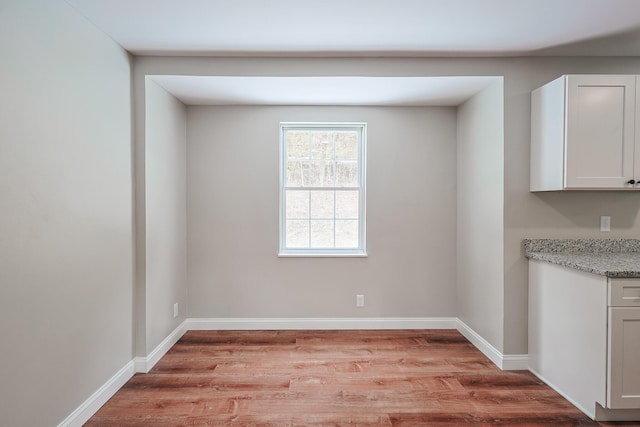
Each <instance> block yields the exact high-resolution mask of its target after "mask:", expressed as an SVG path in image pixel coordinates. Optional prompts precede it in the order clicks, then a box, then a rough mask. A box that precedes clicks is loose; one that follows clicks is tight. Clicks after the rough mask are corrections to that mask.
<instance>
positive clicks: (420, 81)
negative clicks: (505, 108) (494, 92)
mask: <svg viewBox="0 0 640 427" xmlns="http://www.w3.org/2000/svg"><path fill="white" fill-rule="evenodd" d="M148 78H150V79H152V80H154V81H155V82H156V83H157V84H158V85H160V86H161V87H163V88H164V89H165V90H166V91H167V92H169V93H171V94H173V95H174V96H175V97H176V98H178V99H179V100H181V101H182V102H183V103H184V104H187V105H363V106H374V105H377V106H435V105H437V106H456V105H459V104H461V103H463V102H464V101H466V100H467V99H469V98H470V97H472V96H473V95H474V94H476V93H478V92H480V91H481V90H482V89H484V88H486V87H487V86H489V85H490V84H492V83H494V82H497V81H500V80H501V77H492V76H460V77H458V76H455V77H452V76H446V77H362V76H322V77H271V76H269V77H266V76H176V75H157V76H148Z"/></svg>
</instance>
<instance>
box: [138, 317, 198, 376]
mask: <svg viewBox="0 0 640 427" xmlns="http://www.w3.org/2000/svg"><path fill="white" fill-rule="evenodd" d="M187 323H188V322H187V321H186V320H185V321H184V322H182V323H181V324H180V325H179V326H178V327H177V328H175V329H174V330H173V332H171V333H170V334H169V336H167V337H166V338H165V339H164V340H162V342H161V343H160V344H158V346H157V347H156V348H154V349H153V351H152V352H151V353H149V355H148V356H146V357H136V358H135V359H133V361H134V364H135V369H136V372H142V373H147V372H149V371H150V370H151V368H153V367H154V365H155V364H156V363H158V361H159V360H160V359H162V356H164V355H165V354H167V352H168V351H169V350H170V349H171V347H173V345H174V344H175V343H177V342H178V340H179V339H180V338H181V337H182V336H183V335H184V334H185V332H187V326H186V325H187Z"/></svg>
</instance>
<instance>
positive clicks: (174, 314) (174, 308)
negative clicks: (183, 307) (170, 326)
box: [173, 302, 178, 318]
mask: <svg viewBox="0 0 640 427" xmlns="http://www.w3.org/2000/svg"><path fill="white" fill-rule="evenodd" d="M173 317H174V318H175V317H178V303H177V302H176V303H174V304H173Z"/></svg>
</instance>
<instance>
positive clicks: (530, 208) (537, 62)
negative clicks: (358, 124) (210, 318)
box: [135, 57, 640, 354]
mask: <svg viewBox="0 0 640 427" xmlns="http://www.w3.org/2000/svg"><path fill="white" fill-rule="evenodd" d="M135 64H136V67H135V81H136V88H135V90H136V100H139V99H141V98H144V92H143V90H144V89H143V88H144V86H143V85H142V86H140V84H139V82H140V81H141V80H143V79H144V75H145V74H186V75H231V76H233V75H252V76H260V75H264V76H296V75H298V76H314V75H315V76H331V75H336V76H358V75H360V76H467V75H479V76H503V77H504V137H505V140H504V200H503V204H504V213H503V215H504V217H503V218H504V222H503V233H504V244H503V254H504V270H503V271H504V273H503V274H504V293H503V299H504V301H503V306H504V321H503V323H502V324H501V325H497V324H496V325H494V326H492V327H495V328H498V330H492V331H490V332H488V335H490V336H491V337H499V336H500V335H502V336H503V344H502V349H503V352H504V353H505V354H523V353H526V352H527V262H526V259H525V258H524V257H523V256H522V253H521V242H522V239H523V238H526V237H567V236H575V237H619V236H625V237H638V236H639V235H640V218H639V217H638V210H639V209H640V198H638V197H635V195H634V194H629V193H603V192H588V193H562V194H543V195H538V194H531V193H529V134H530V124H529V123H530V118H529V114H530V93H531V90H533V89H535V88H536V87H538V86H540V85H542V84H544V83H546V82H547V81H550V80H552V79H554V78H555V77H557V76H559V75H562V74H571V73H574V74H575V73H604V74H606V73H622V74H640V58H614V57H607V58H588V57H577V58H555V57H553V58H544V57H540V58H535V57H534V58H412V59H406V58H387V59H385V58H297V59H296V58H196V57H139V58H136V60H135ZM136 108H141V107H139V106H137V107H136ZM136 126H137V129H138V130H137V132H138V135H137V138H136V140H137V141H138V143H139V141H140V134H142V135H143V134H144V131H143V130H142V131H141V126H144V124H143V123H137V125H136ZM605 210H606V213H607V214H609V215H611V217H612V232H611V233H608V234H607V235H603V234H602V233H600V232H599V231H598V218H599V215H601V214H603V211H605ZM191 256H192V254H191V253H190V257H191ZM459 268H462V269H464V268H465V267H464V266H460V267H459ZM478 286H480V287H481V288H484V287H485V286H489V287H491V286H492V285H491V284H486V283H480V284H479V285H478ZM228 310H229V311H235V309H234V308H229V309H228ZM489 310H490V308H489V307H485V308H484V309H483V312H482V313H478V316H483V315H486V316H490V315H491V314H490V311H489ZM196 314H197V312H194V313H189V315H196ZM259 314H260V313H259V312H258V313H256V315H259ZM304 315H309V316H311V315H313V313H304ZM499 329H502V331H500V330H499ZM492 339H493V338H492ZM496 345H498V348H499V344H498V343H496Z"/></svg>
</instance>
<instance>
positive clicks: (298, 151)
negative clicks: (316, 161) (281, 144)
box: [286, 130, 309, 159]
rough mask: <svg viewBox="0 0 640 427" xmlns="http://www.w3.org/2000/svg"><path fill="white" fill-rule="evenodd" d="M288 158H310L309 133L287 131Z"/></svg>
mask: <svg viewBox="0 0 640 427" xmlns="http://www.w3.org/2000/svg"><path fill="white" fill-rule="evenodd" d="M286 135H287V158H288V159H305V158H307V159H308V158H309V131H306V130H305V131H300V130H289V131H287V134H286Z"/></svg>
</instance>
